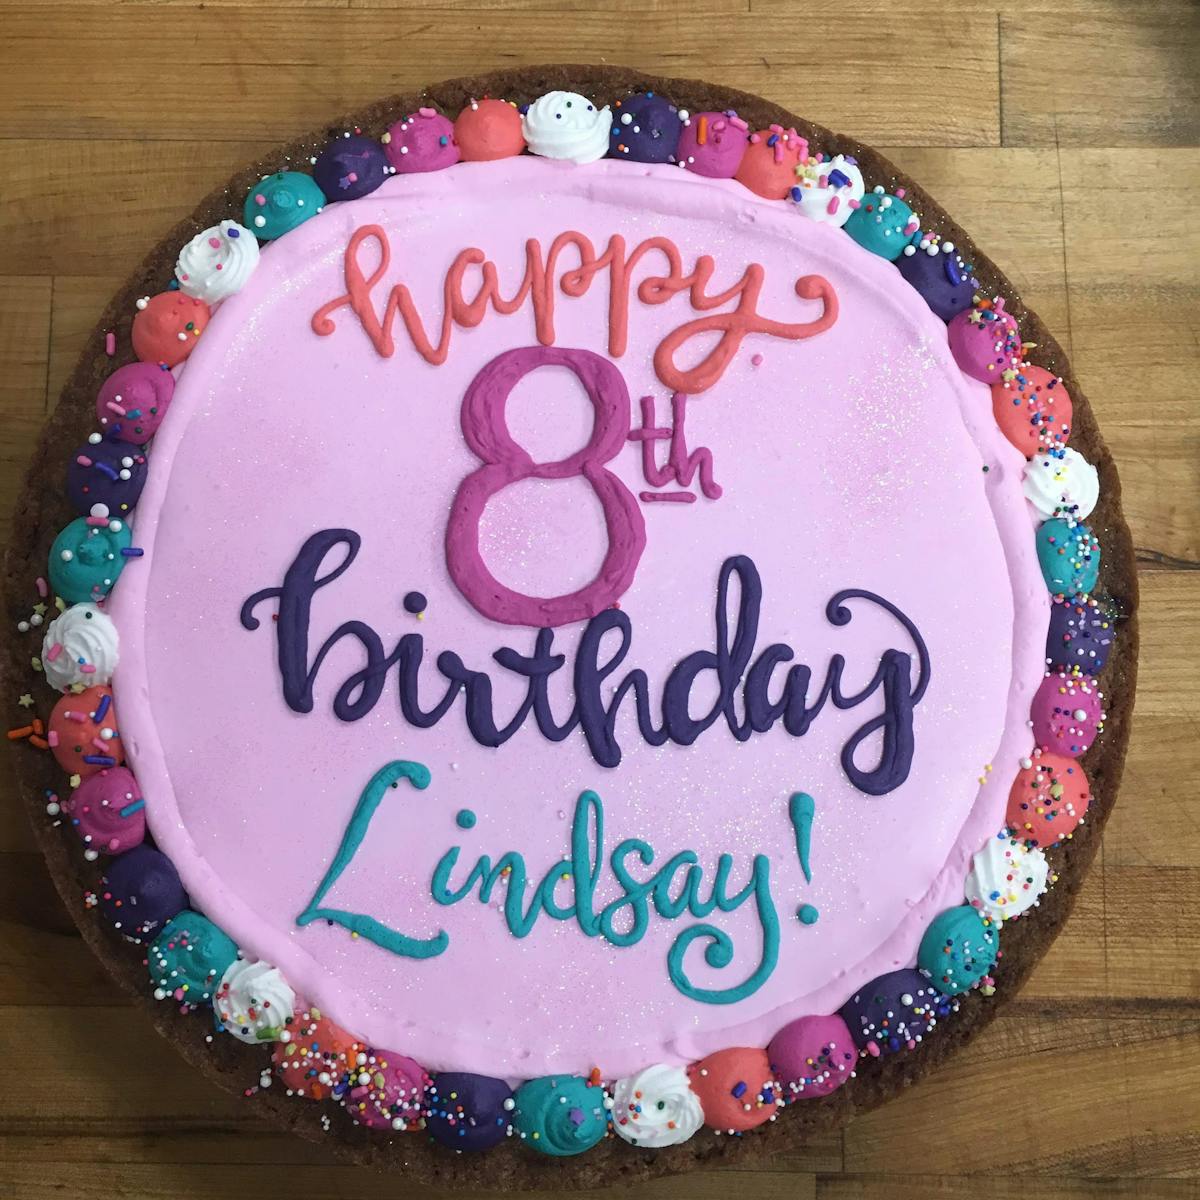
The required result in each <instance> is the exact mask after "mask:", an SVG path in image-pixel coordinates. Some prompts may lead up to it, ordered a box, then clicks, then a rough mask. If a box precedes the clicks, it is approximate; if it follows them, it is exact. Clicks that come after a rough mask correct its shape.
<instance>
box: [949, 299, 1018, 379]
mask: <svg viewBox="0 0 1200 1200" xmlns="http://www.w3.org/2000/svg"><path fill="white" fill-rule="evenodd" d="M946 330H947V335H948V336H949V339H950V353H951V354H953V355H954V361H955V362H956V363H958V365H959V368H960V370H962V371H963V372H964V373H965V374H967V375H970V377H971V378H972V379H978V380H981V381H982V382H983V383H996V382H997V381H998V380H1000V379H1002V378H1003V377H1004V372H1005V371H1015V370H1016V369H1017V367H1018V365H1019V364H1020V362H1021V333H1020V330H1019V329H1018V328H1017V322H1016V320H1015V319H1014V318H1013V317H1012V316H1011V315H1010V314H1009V313H1006V312H1005V311H1004V301H1003V300H1002V299H997V300H996V301H994V302H987V301H985V302H983V303H980V304H976V305H975V306H974V307H972V308H967V309H964V310H963V311H962V312H960V313H959V314H958V315H957V316H956V317H952V318H951V320H950V324H949V325H948V326H947V327H946Z"/></svg>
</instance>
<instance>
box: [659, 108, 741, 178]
mask: <svg viewBox="0 0 1200 1200" xmlns="http://www.w3.org/2000/svg"><path fill="white" fill-rule="evenodd" d="M748 133H749V129H748V127H747V125H746V122H745V121H743V120H742V119H741V118H740V117H739V116H737V114H736V113H723V112H702V113H694V114H693V115H692V116H690V117H689V118H688V119H687V121H686V122H684V126H683V129H682V130H681V131H680V134H679V148H678V149H677V150H676V151H675V159H676V161H677V162H679V163H680V164H681V165H682V166H685V167H687V169H688V170H689V171H695V172H696V174H697V175H706V176H707V177H708V178H709V179H732V178H733V177H734V176H735V175H736V174H737V173H738V168H739V167H740V166H741V165H742V158H743V157H744V155H745V153H746V147H747V146H749V144H750V143H749V141H748V140H747V136H748Z"/></svg>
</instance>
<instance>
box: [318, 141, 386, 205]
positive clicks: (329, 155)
mask: <svg viewBox="0 0 1200 1200" xmlns="http://www.w3.org/2000/svg"><path fill="white" fill-rule="evenodd" d="M387 167H388V160H387V155H386V154H385V153H384V152H383V147H382V146H381V145H380V144H379V143H378V142H377V141H376V140H375V139H374V138H369V137H363V136H362V135H361V134H357V133H352V134H350V136H349V137H335V138H334V139H333V140H332V141H331V142H330V143H329V145H328V146H326V147H325V149H324V150H322V151H321V153H320V154H318V155H317V159H316V162H314V163H313V169H312V175H313V178H314V179H315V180H316V181H317V187H319V188H320V189H321V191H323V192H324V193H325V198H326V199H327V200H329V201H330V202H332V201H334V200H358V199H359V198H360V197H362V196H368V195H370V193H371V192H373V191H374V190H375V189H376V188H377V187H378V186H379V185H380V184H381V183H382V182H383V181H384V180H385V179H386V178H387V174H388V170H387Z"/></svg>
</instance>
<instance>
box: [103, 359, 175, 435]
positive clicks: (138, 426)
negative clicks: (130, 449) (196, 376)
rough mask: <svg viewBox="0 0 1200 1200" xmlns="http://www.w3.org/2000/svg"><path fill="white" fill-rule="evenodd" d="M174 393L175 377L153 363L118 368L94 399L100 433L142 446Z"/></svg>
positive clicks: (154, 430) (156, 426)
mask: <svg viewBox="0 0 1200 1200" xmlns="http://www.w3.org/2000/svg"><path fill="white" fill-rule="evenodd" d="M174 392H175V376H174V375H172V374H171V372H170V371H164V370H163V369H162V367H160V366H159V365H158V364H157V363H146V362H132V363H126V364H125V365H124V366H123V367H118V368H117V369H116V370H115V371H114V372H113V373H112V374H111V375H110V376H109V377H108V378H107V379H106V380H105V381H104V382H103V383H102V384H101V385H100V391H99V392H98V393H97V395H96V420H97V421H99V422H100V429H101V431H102V432H104V433H111V432H112V431H113V429H116V430H118V433H117V434H116V437H117V439H118V440H119V441H122V442H129V443H130V444H131V445H134V446H144V445H145V444H146V443H147V442H148V441H149V440H150V439H151V438H152V437H153V436H154V435H155V433H156V432H157V431H158V427H159V425H160V424H161V423H162V419H163V417H164V416H166V413H167V408H168V407H169V406H170V403H171V396H172V395H173V394H174Z"/></svg>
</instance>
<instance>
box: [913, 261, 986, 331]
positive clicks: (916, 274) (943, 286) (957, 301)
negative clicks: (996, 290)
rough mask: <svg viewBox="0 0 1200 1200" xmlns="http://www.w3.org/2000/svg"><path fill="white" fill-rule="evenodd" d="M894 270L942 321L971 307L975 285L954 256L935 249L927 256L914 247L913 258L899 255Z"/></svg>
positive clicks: (968, 273)
mask: <svg viewBox="0 0 1200 1200" xmlns="http://www.w3.org/2000/svg"><path fill="white" fill-rule="evenodd" d="M896 266H897V267H899V268H900V274H901V275H903V276H904V278H905V279H907V280H908V282H909V283H910V284H912V286H913V287H914V288H916V290H917V291H918V292H920V293H921V298H922V299H923V300H924V301H925V303H926V304H928V305H929V307H930V308H931V309H932V310H933V312H934V313H936V314H937V316H939V317H941V319H942V320H943V321H949V320H950V319H951V318H952V317H956V316H957V315H958V314H959V313H960V312H963V311H964V310H965V309H968V308H970V307H971V302H972V300H973V299H974V296H975V291H976V289H977V287H978V283H977V282H976V280H975V278H974V277H973V276H972V275H971V272H970V271H968V270H967V266H966V264H965V263H964V262H963V260H962V258H961V256H960V255H959V254H957V253H956V252H954V251H950V252H949V253H947V252H946V251H944V250H943V249H942V248H941V246H938V248H937V253H936V254H930V253H929V252H928V251H926V250H922V249H920V248H919V247H918V248H917V250H916V253H914V254H901V255H900V257H899V258H898V259H897V260H896Z"/></svg>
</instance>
